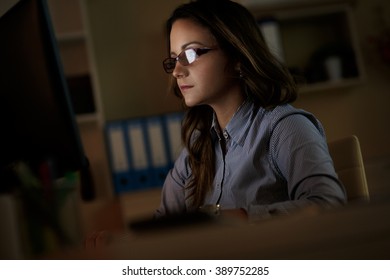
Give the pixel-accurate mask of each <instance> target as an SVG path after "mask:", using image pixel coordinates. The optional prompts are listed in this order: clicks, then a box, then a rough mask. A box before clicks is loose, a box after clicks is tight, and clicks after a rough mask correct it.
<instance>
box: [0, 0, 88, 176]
mask: <svg viewBox="0 0 390 280" xmlns="http://www.w3.org/2000/svg"><path fill="white" fill-rule="evenodd" d="M0 98H1V99H0V130H1V132H0V135H1V136H0V141H1V142H0V161H1V166H0V167H1V170H0V171H2V170H4V169H5V168H7V166H8V165H10V164H12V163H13V162H15V161H25V162H27V163H28V164H31V166H37V165H39V164H40V163H42V162H45V161H47V160H50V161H51V162H54V166H55V170H56V175H57V176H58V177H61V176H63V175H64V174H65V173H66V172H68V171H76V170H80V169H82V168H85V167H86V165H87V162H86V158H85V156H84V152H83V147H82V144H81V140H80V135H79V131H78V128H77V123H76V121H75V115H74V113H73V109H72V106H71V101H70V97H69V93H68V88H67V84H66V79H65V77H64V73H63V68H62V64H61V61H60V56H59V51H58V48H57V45H56V39H55V36H54V32H53V27H52V24H51V20H50V15H49V12H48V6H47V3H46V1H44V0H21V1H19V2H18V3H16V4H15V6H13V7H12V8H11V9H10V10H8V11H7V12H6V13H5V14H4V15H3V16H2V17H1V18H0Z"/></svg>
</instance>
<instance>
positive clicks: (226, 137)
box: [223, 131, 229, 139]
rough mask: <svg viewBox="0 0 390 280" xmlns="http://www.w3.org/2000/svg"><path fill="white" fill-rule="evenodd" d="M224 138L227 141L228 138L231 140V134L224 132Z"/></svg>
mask: <svg viewBox="0 0 390 280" xmlns="http://www.w3.org/2000/svg"><path fill="white" fill-rule="evenodd" d="M223 137H225V139H228V138H229V134H228V133H227V131H224V132H223Z"/></svg>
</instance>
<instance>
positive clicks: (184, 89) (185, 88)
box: [180, 85, 193, 91]
mask: <svg viewBox="0 0 390 280" xmlns="http://www.w3.org/2000/svg"><path fill="white" fill-rule="evenodd" d="M192 87H193V86H190V85H182V86H180V90H181V91H186V90H188V89H190V88H192Z"/></svg>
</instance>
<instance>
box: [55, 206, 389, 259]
mask: <svg viewBox="0 0 390 280" xmlns="http://www.w3.org/2000/svg"><path fill="white" fill-rule="evenodd" d="M56 258H65V259H66V258H71V259H83V258H87V259H390V202H389V201H388V200H383V201H375V202H371V203H363V204H360V203H356V204H349V205H348V206H345V207H342V208H338V209H333V210H326V211H320V212H317V211H314V212H313V211H303V212H301V213H297V214H293V215H290V216H284V217H276V218H272V219H269V220H266V221H263V222H261V223H258V224H246V223H240V222H237V221H226V220H225V221H222V222H216V223H213V224H211V225H209V224H208V225H198V226H191V227H186V228H182V229H175V230H165V231H158V232H155V233H152V232H150V233H144V234H137V233H134V232H130V231H127V232H124V233H121V234H119V235H117V236H116V238H114V240H113V243H112V244H110V245H109V246H107V247H104V248H101V249H96V250H92V251H85V250H84V251H83V250H78V251H72V252H66V253H63V254H61V255H60V256H56Z"/></svg>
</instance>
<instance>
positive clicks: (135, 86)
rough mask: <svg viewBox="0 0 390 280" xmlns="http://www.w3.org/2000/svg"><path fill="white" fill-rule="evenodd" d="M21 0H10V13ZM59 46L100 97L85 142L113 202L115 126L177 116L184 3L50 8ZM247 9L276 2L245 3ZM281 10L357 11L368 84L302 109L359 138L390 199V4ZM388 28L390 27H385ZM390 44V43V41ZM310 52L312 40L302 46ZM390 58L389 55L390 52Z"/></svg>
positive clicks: (334, 133) (87, 121)
mask: <svg viewBox="0 0 390 280" xmlns="http://www.w3.org/2000/svg"><path fill="white" fill-rule="evenodd" d="M14 2H15V0H2V1H1V4H0V13H3V11H4V10H6V9H7V8H8V7H9V6H10V5H12V4H13V3H14ZM48 2H49V5H50V9H51V13H52V16H53V21H54V24H55V29H56V33H57V35H58V38H59V45H60V48H61V54H62V56H63V63H64V67H65V72H66V73H67V74H68V75H70V76H75V75H76V76H77V75H84V74H88V75H89V76H90V78H91V84H92V90H93V92H94V101H93V102H94V103H95V104H94V105H95V107H96V111H95V112H94V113H93V114H86V115H84V116H79V118H78V123H79V127H80V131H81V134H82V140H83V143H84V147H85V150H86V153H87V156H88V158H89V160H90V162H91V171H92V174H93V176H94V181H95V185H96V195H97V197H98V198H106V197H111V196H113V185H112V180H111V174H110V169H109V160H108V156H107V150H106V146H105V140H104V130H103V129H104V125H105V123H106V122H107V121H115V120H120V119H131V118H135V117H146V116H154V115H160V114H165V113H169V112H176V111H179V110H180V104H179V103H178V100H177V99H176V98H175V97H173V96H170V95H169V94H168V93H167V82H168V77H167V75H166V74H165V73H164V71H163V70H162V67H161V61H162V59H163V58H164V57H165V56H166V55H167V50H166V42H165V38H164V21H165V19H166V18H167V17H168V16H169V14H170V12H171V11H172V9H173V8H174V7H175V6H177V5H178V4H180V3H183V2H186V1H184V0H164V1H160V0H147V1H146V0H144V1H126V0H115V1H110V2H107V1H104V0H48ZM239 2H242V3H244V4H246V5H249V6H251V5H257V4H260V5H262V4H264V3H265V4H267V3H269V2H272V1H266V0H257V1H256V0H252V1H248V0H247V1H244V0H242V1H239ZM273 2H274V3H275V2H276V3H279V2H280V3H282V4H283V3H287V4H288V5H297V6H299V5H302V2H303V3H305V2H311V3H314V2H315V3H316V4H318V6H319V7H322V6H323V5H328V4H334V3H347V4H348V5H351V7H352V11H353V13H354V17H355V20H356V21H355V24H356V30H357V34H358V38H359V41H358V43H359V48H360V50H361V55H362V61H363V65H364V75H363V80H362V82H361V83H358V84H356V85H353V86H350V87H342V88H337V87H334V88H332V89H324V90H318V91H308V92H304V93H302V94H301V96H300V98H299V99H298V101H297V102H296V103H295V106H297V107H301V108H303V109H306V110H308V111H311V112H313V113H314V114H315V115H316V116H317V117H318V118H319V119H320V120H321V122H322V123H323V125H324V127H325V129H326V133H327V137H328V140H329V141H331V140H335V139H338V138H342V137H344V136H346V135H351V134H355V135H357V136H358V138H359V139H360V143H361V148H362V152H363V158H364V161H365V164H366V172H367V179H368V184H369V187H370V191H371V194H372V195H373V196H375V195H378V196H381V195H387V194H389V193H390V190H389V188H388V183H387V182H389V180H390V175H389V174H390V146H389V143H390V132H389V124H388V121H389V120H390V110H389V107H388V106H389V105H388V104H389V103H390V79H389V78H390V64H389V62H385V61H384V59H383V57H381V54H380V51H379V50H378V48H377V40H378V39H380V38H385V37H384V35H383V34H384V32H386V30H387V32H389V29H390V2H389V1H387V0H356V1H350V0H349V1H348V0H339V1H337V0H328V1H326V0H316V1H299V0H296V1H294V0H289V1H288V0H284V1H283V0H281V1H273ZM382 20H383V21H382ZM387 34H389V33H387ZM387 36H389V35H387ZM296 40H299V41H301V42H302V44H303V45H304V44H305V41H307V40H310V38H296ZM387 51H388V50H387Z"/></svg>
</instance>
